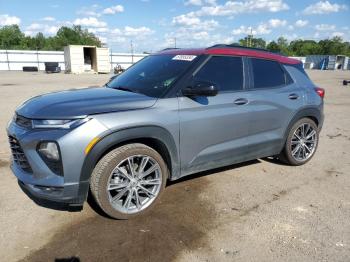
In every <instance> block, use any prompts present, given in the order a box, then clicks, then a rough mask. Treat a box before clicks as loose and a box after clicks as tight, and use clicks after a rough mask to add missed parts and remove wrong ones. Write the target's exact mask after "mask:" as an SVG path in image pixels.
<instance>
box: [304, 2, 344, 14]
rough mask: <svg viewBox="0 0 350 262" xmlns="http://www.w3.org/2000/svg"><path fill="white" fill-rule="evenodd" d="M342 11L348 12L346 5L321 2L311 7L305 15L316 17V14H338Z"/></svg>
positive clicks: (307, 8) (305, 11)
mask: <svg viewBox="0 0 350 262" xmlns="http://www.w3.org/2000/svg"><path fill="white" fill-rule="evenodd" d="M342 10H347V6H346V5H339V4H336V3H334V4H332V3H330V2H329V1H320V2H318V3H316V4H312V5H309V6H308V7H306V8H305V9H304V11H303V14H305V15H314V14H329V13H336V12H339V11H342Z"/></svg>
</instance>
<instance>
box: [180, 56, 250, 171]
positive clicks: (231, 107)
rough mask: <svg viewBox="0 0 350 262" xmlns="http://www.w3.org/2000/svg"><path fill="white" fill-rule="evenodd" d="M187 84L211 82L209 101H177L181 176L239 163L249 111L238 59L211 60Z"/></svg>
mask: <svg viewBox="0 0 350 262" xmlns="http://www.w3.org/2000/svg"><path fill="white" fill-rule="evenodd" d="M190 82H191V83H189V85H190V86H193V85H194V83H196V82H210V83H213V84H215V85H216V86H217V87H218V89H219V92H218V94H217V95H216V96H211V97H204V96H198V97H184V96H181V97H179V118H180V158H181V168H182V174H183V175H186V174H189V173H194V172H199V171H202V170H207V169H211V168H215V167H219V166H223V165H228V164H232V163H234V162H238V161H242V159H243V160H244V158H245V157H246V156H245V155H246V154H245V151H247V141H246V136H247V135H248V133H249V111H248V110H247V107H246V104H247V103H248V100H247V97H248V95H247V92H246V91H245V90H244V84H245V83H244V82H245V81H244V71H243V60H242V58H241V57H232V56H212V57H210V58H209V59H208V60H207V61H206V62H205V64H204V65H202V66H201V67H200V69H199V70H197V72H195V73H194V75H193V78H192V79H191V81H190Z"/></svg>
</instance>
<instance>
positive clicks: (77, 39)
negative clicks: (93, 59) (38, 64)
mask: <svg viewBox="0 0 350 262" xmlns="http://www.w3.org/2000/svg"><path fill="white" fill-rule="evenodd" d="M53 44H54V49H55V50H62V49H63V47H65V46H66V45H95V46H98V47H101V41H100V40H99V39H98V38H97V37H96V36H95V35H94V34H92V33H89V32H88V30H87V29H85V30H83V29H82V28H81V26H76V25H75V26H73V27H72V28H69V27H66V26H63V27H61V28H60V29H59V30H58V32H57V35H56V39H55V41H54V43H53Z"/></svg>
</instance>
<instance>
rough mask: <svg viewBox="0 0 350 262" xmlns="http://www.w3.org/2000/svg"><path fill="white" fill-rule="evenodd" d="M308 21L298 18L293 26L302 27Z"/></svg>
mask: <svg viewBox="0 0 350 262" xmlns="http://www.w3.org/2000/svg"><path fill="white" fill-rule="evenodd" d="M308 23H309V21H308V20H301V19H299V20H298V21H296V22H295V26H296V27H304V26H307V24H308Z"/></svg>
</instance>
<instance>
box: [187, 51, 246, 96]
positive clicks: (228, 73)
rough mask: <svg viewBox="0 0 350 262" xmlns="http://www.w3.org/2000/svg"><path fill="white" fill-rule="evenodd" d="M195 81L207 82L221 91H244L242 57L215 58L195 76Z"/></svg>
mask: <svg viewBox="0 0 350 262" xmlns="http://www.w3.org/2000/svg"><path fill="white" fill-rule="evenodd" d="M194 80H195V81H207V82H211V83H214V84H216V85H217V86H218V88H219V91H221V92H225V91H226V92H227V91H236V90H242V89H243V63H242V58H240V57H229V56H213V57H211V58H210V59H209V61H207V63H206V64H205V65H204V66H203V67H202V68H201V69H200V70H199V71H198V72H197V73H196V75H195V76H194Z"/></svg>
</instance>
